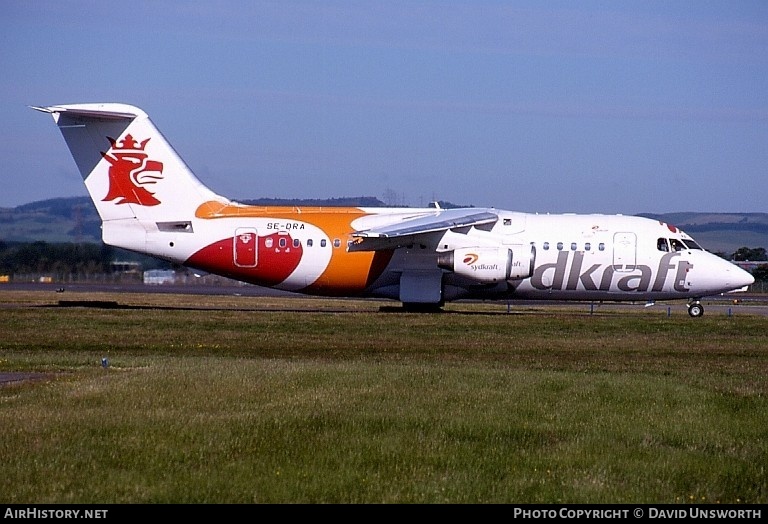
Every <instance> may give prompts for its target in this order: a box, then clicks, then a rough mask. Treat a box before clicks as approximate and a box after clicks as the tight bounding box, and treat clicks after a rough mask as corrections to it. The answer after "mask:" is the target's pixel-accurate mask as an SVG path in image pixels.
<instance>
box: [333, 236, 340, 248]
mask: <svg viewBox="0 0 768 524" xmlns="http://www.w3.org/2000/svg"><path fill="white" fill-rule="evenodd" d="M339 246H341V240H339V239H338V238H334V239H333V247H339Z"/></svg>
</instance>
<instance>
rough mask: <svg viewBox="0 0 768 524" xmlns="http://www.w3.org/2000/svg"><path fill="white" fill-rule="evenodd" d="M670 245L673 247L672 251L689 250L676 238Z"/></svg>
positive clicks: (672, 239)
mask: <svg viewBox="0 0 768 524" xmlns="http://www.w3.org/2000/svg"><path fill="white" fill-rule="evenodd" d="M669 243H670V244H671V245H672V251H683V250H684V249H688V248H686V247H685V244H683V242H682V241H681V240H678V239H676V238H670V239H669Z"/></svg>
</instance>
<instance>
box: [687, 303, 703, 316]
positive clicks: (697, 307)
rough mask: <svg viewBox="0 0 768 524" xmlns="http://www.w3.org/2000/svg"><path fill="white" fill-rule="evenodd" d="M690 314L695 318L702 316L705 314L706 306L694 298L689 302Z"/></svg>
mask: <svg viewBox="0 0 768 524" xmlns="http://www.w3.org/2000/svg"><path fill="white" fill-rule="evenodd" d="M688 314H689V315H691V316H692V317H693V318H696V317H700V316H701V315H703V314H704V306H702V305H701V302H699V301H698V300H693V301H691V302H689V303H688Z"/></svg>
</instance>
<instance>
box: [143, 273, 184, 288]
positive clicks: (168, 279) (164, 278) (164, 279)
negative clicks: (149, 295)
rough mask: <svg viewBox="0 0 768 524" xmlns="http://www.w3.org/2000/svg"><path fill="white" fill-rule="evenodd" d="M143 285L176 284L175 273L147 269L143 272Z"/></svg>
mask: <svg viewBox="0 0 768 524" xmlns="http://www.w3.org/2000/svg"><path fill="white" fill-rule="evenodd" d="M144 283H145V284H151V285H158V284H174V283H176V272H175V271H174V270H172V269H149V270H147V271H145V272H144Z"/></svg>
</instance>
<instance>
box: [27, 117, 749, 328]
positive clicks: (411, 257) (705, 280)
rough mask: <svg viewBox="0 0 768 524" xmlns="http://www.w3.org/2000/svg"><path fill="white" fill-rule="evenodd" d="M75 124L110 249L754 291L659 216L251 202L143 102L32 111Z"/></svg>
mask: <svg viewBox="0 0 768 524" xmlns="http://www.w3.org/2000/svg"><path fill="white" fill-rule="evenodd" d="M30 107H31V108H32V109H35V110H37V111H42V112H44V113H49V114H50V115H52V116H53V119H54V122H55V123H56V124H57V125H58V127H59V129H60V130H61V133H62V135H63V136H64V140H65V142H66V144H67V146H68V147H69V150H70V152H71V153H72V156H73V158H74V160H75V164H76V165H77V167H78V169H79V170H80V174H81V175H82V177H83V179H84V182H85V185H86V187H87V189H88V192H89V193H90V195H91V198H92V199H93V202H94V204H95V205H96V209H97V210H98V213H99V215H100V218H101V220H102V238H103V241H104V243H105V244H108V245H111V246H116V247H120V248H123V249H127V250H130V251H135V252H139V253H144V254H147V255H151V256H154V257H157V258H160V259H164V260H167V261H170V262H173V263H175V264H180V265H182V266H186V267H189V268H192V269H194V270H199V271H204V272H208V273H212V274H217V275H222V276H224V277H228V278H231V279H235V280H238V281H242V282H246V283H250V284H255V285H258V286H265V287H272V288H277V289H281V290H287V291H292V292H296V293H302V294H306V295H316V296H331V297H377V298H386V299H393V300H396V301H399V302H401V303H402V305H403V308H404V309H406V310H413V311H436V310H437V311H439V310H440V309H441V308H442V307H443V306H444V305H445V303H446V302H449V301H455V300H459V299H488V300H508V301H509V300H515V299H520V300H559V301H567V300H576V301H646V302H647V303H649V304H650V303H653V302H655V301H656V300H675V299H687V300H688V303H687V305H688V313H689V314H690V316H692V317H700V316H701V315H702V314H703V313H704V307H703V306H702V304H701V299H702V298H703V297H706V296H713V295H718V294H723V293H727V292H732V291H737V290H738V291H743V290H746V288H747V287H748V286H749V285H750V284H752V283H753V282H754V278H753V277H752V275H751V274H749V273H748V272H746V271H744V270H743V269H741V268H739V267H738V266H736V265H735V264H732V263H730V262H728V261H727V260H724V259H722V258H720V257H718V256H716V255H714V254H712V253H709V252H707V251H706V250H704V249H702V248H701V247H700V246H699V244H697V243H696V242H695V241H694V239H693V238H691V237H690V236H688V235H687V234H686V233H684V232H683V231H681V230H680V229H678V228H676V227H674V226H672V225H669V224H666V223H663V222H660V221H657V220H652V219H649V218H643V217H638V216H625V215H601V214H581V215H578V214H532V213H522V212H515V211H506V210H502V209H495V208H475V207H469V208H459V209H442V208H440V207H439V206H434V207H427V208H403V207H400V208H395V207H392V208H388V207H381V208H368V207H319V206H314V207H302V206H254V205H243V204H240V203H238V202H235V201H232V200H230V199H228V198H225V197H223V196H220V195H218V194H216V193H214V192H213V191H212V190H211V189H209V188H208V187H206V186H205V185H204V184H203V183H202V182H201V181H200V180H199V179H198V178H197V177H196V176H195V175H194V174H193V173H192V171H191V170H190V169H189V167H188V166H187V165H186V164H185V163H184V161H183V160H182V159H181V158H180V157H179V155H178V154H177V153H176V152H175V151H174V149H173V148H172V147H171V145H170V144H169V142H168V141H167V140H166V138H165V137H164V136H163V135H162V134H161V133H160V131H158V129H157V128H156V127H155V125H154V124H153V123H152V121H151V120H150V118H149V116H148V115H147V113H145V112H144V111H143V110H141V109H139V108H137V107H134V106H131V105H126V104H118V103H103V104H102V103H100V104H73V105H54V106H46V107H37V106H30Z"/></svg>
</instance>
